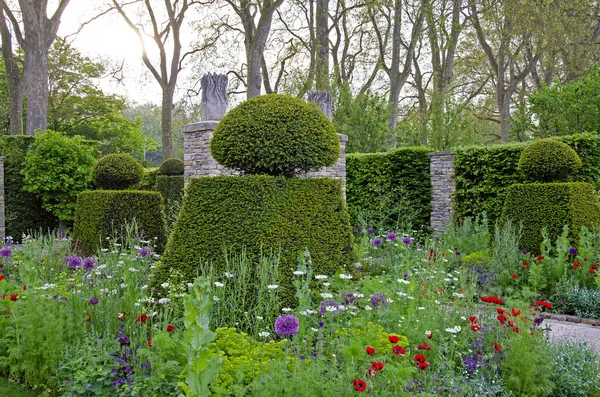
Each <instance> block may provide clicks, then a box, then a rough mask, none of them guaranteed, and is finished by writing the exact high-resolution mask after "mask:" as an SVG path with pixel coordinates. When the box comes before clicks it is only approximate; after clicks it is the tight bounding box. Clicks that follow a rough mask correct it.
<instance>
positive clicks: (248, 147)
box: [210, 94, 340, 176]
mask: <svg viewBox="0 0 600 397" xmlns="http://www.w3.org/2000/svg"><path fill="white" fill-rule="evenodd" d="M339 153H340V144H339V138H338V136H337V134H336V132H335V129H334V127H333V124H332V123H331V122H330V121H329V119H328V118H327V117H326V116H325V115H324V114H323V112H322V111H321V110H320V109H319V107H318V106H317V105H315V104H314V103H307V102H305V101H304V100H302V99H300V98H295V97H292V96H289V95H279V94H270V95H263V96H258V97H254V98H251V99H248V100H247V101H245V102H242V103H241V104H240V105H238V106H237V107H236V108H234V109H232V110H231V111H230V112H229V113H227V115H225V117H224V118H223V119H222V120H221V121H220V122H219V124H217V127H216V128H215V131H214V133H213V137H212V139H211V141H210V154H211V155H212V156H213V157H214V159H215V160H216V161H217V162H218V163H219V164H221V165H224V166H226V167H229V168H233V169H236V170H240V171H242V172H243V173H245V174H268V175H285V176H292V175H295V174H298V173H301V172H305V171H316V170H319V169H321V168H323V167H325V166H330V165H333V164H335V162H336V160H337V159H338V157H339Z"/></svg>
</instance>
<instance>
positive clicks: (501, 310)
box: [496, 307, 506, 314]
mask: <svg viewBox="0 0 600 397" xmlns="http://www.w3.org/2000/svg"><path fill="white" fill-rule="evenodd" d="M496 311H497V312H498V314H504V313H506V312H505V311H504V309H503V308H501V307H497V308H496Z"/></svg>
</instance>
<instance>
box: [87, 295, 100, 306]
mask: <svg viewBox="0 0 600 397" xmlns="http://www.w3.org/2000/svg"><path fill="white" fill-rule="evenodd" d="M98 302H99V300H98V298H96V297H95V296H94V297H93V298H92V299H90V301H89V302H88V305H92V306H93V305H96V304H98Z"/></svg>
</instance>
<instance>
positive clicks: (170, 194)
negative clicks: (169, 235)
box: [156, 175, 184, 228]
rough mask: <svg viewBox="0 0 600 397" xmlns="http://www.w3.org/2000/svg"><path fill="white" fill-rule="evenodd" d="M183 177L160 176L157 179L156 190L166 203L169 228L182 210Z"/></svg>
mask: <svg viewBox="0 0 600 397" xmlns="http://www.w3.org/2000/svg"><path fill="white" fill-rule="evenodd" d="M183 184H184V181H183V175H180V176H167V175H159V176H157V177H156V190H157V191H158V192H159V193H160V194H161V195H162V197H163V202H164V203H165V215H166V217H167V226H168V227H169V228H170V226H171V224H172V223H173V222H174V221H175V219H177V214H178V213H179V210H180V209H181V200H182V199H183Z"/></svg>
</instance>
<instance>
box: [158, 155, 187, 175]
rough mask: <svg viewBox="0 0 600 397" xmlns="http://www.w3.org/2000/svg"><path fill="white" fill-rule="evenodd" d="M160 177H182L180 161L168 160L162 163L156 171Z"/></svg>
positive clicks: (181, 163)
mask: <svg viewBox="0 0 600 397" xmlns="http://www.w3.org/2000/svg"><path fill="white" fill-rule="evenodd" d="M158 173H159V174H160V175H170V176H172V175H183V161H181V160H180V159H168V160H165V161H163V163H162V164H161V165H160V168H159V169H158Z"/></svg>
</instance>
